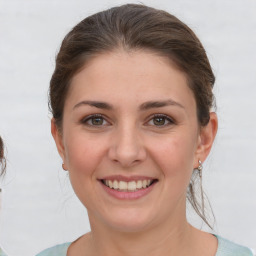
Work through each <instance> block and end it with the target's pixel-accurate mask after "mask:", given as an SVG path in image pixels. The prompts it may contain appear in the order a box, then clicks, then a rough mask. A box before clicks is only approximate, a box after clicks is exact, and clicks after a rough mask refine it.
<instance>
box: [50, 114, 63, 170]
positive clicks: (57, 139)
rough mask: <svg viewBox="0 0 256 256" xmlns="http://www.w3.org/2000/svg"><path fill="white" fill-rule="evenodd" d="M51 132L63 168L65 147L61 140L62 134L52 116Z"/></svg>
mask: <svg viewBox="0 0 256 256" xmlns="http://www.w3.org/2000/svg"><path fill="white" fill-rule="evenodd" d="M51 133H52V137H53V138H54V141H55V144H56V147H57V149H58V152H59V155H60V157H61V158H62V161H63V166H62V167H63V169H65V148H64V145H63V141H62V134H61V133H60V131H59V129H58V127H57V125H56V122H55V119H54V118H52V120H51Z"/></svg>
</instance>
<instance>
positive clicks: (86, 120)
mask: <svg viewBox="0 0 256 256" xmlns="http://www.w3.org/2000/svg"><path fill="white" fill-rule="evenodd" d="M97 117H100V118H102V119H103V120H104V121H105V122H107V123H108V124H107V125H110V122H109V121H108V119H107V118H106V117H105V116H104V115H102V114H91V115H88V116H86V117H84V118H82V119H81V121H80V123H82V124H84V125H87V126H90V127H101V126H106V124H105V125H104V124H103V125H98V126H97V125H92V124H88V123H87V122H88V121H89V120H90V119H92V118H97Z"/></svg>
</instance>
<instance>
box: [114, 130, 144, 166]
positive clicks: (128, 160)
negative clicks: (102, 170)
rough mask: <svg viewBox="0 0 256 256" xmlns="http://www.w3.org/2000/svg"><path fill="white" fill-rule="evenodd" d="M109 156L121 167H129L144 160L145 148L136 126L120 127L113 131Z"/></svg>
mask: <svg viewBox="0 0 256 256" xmlns="http://www.w3.org/2000/svg"><path fill="white" fill-rule="evenodd" d="M113 133H114V134H113V137H112V138H111V146H110V148H109V158H110V159H111V160H112V161H114V162H116V163H119V164H120V165H121V166H122V167H131V166H133V165H135V164H138V163H140V162H142V161H144V160H145V158H146V150H145V147H144V144H143V141H142V138H141V136H140V134H139V131H137V129H136V127H130V128H129V127H128V126H126V127H120V128H119V129H117V130H115V131H113Z"/></svg>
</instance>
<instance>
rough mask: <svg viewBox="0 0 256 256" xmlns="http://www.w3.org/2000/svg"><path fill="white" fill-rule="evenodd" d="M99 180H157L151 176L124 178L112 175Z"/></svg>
mask: <svg viewBox="0 0 256 256" xmlns="http://www.w3.org/2000/svg"><path fill="white" fill-rule="evenodd" d="M99 180H112V181H114V180H116V181H126V182H129V181H138V180H157V179H156V178H155V177H151V176H137V175H133V176H123V175H111V176H105V177H103V178H100V179H99Z"/></svg>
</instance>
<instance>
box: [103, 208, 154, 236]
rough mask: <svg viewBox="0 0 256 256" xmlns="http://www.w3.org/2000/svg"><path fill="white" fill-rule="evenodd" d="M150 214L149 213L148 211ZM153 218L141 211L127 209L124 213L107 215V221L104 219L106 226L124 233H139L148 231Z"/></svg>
mask: <svg viewBox="0 0 256 256" xmlns="http://www.w3.org/2000/svg"><path fill="white" fill-rule="evenodd" d="M149 212H150V211H149ZM154 219H155V218H154V217H153V216H150V215H149V214H148V213H143V212H142V211H141V210H138V209H137V210H135V211H134V209H133V210H132V209H129V210H127V209H126V210H125V211H120V212H119V213H118V212H115V214H111V216H109V215H108V220H106V219H105V221H106V223H108V225H109V226H110V227H111V228H113V229H115V230H117V231H119V232H124V233H130V232H141V231H144V230H146V229H148V228H149V227H150V226H151V225H152V222H153V220H154Z"/></svg>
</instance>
